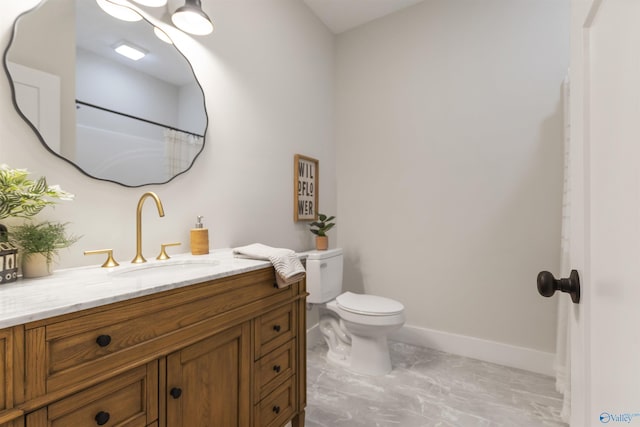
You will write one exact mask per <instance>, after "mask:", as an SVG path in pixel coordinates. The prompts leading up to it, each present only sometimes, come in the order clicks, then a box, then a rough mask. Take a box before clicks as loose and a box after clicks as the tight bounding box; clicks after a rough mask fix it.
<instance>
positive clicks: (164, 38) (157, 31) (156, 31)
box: [153, 27, 173, 44]
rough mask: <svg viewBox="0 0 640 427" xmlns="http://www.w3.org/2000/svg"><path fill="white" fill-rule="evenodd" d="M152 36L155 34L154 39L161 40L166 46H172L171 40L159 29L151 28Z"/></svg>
mask: <svg viewBox="0 0 640 427" xmlns="http://www.w3.org/2000/svg"><path fill="white" fill-rule="evenodd" d="M153 34H155V35H156V37H157V38H159V39H160V40H162V41H163V42H165V43H168V44H173V40H171V38H170V37H169V36H168V35H167V33H165V32H164V31H162V30H161V29H160V28H158V27H153Z"/></svg>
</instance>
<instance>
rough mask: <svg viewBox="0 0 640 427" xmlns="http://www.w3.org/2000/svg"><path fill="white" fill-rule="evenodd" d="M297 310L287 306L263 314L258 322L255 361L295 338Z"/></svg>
mask: <svg viewBox="0 0 640 427" xmlns="http://www.w3.org/2000/svg"><path fill="white" fill-rule="evenodd" d="M295 324H296V310H295V306H294V305H293V304H287V305H284V306H282V307H279V308H276V309H275V310H272V311H270V312H268V313H265V314H263V315H262V316H260V317H258V319H257V320H256V327H255V328H256V331H255V348H256V354H255V359H256V360H258V359H259V358H261V357H263V356H264V355H266V354H267V353H269V352H271V351H273V350H274V349H275V348H277V347H279V346H281V345H282V344H284V343H286V342H287V341H289V340H290V339H291V338H293V337H294V336H295V329H294V325H295Z"/></svg>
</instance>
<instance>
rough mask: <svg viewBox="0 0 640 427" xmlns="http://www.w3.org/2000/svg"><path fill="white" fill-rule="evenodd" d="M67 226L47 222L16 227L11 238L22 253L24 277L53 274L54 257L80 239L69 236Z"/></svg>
mask: <svg viewBox="0 0 640 427" xmlns="http://www.w3.org/2000/svg"><path fill="white" fill-rule="evenodd" d="M66 226H67V224H66V223H64V224H63V223H58V222H50V221H46V222H43V223H40V224H32V223H25V224H22V225H20V226H18V227H15V229H14V230H13V231H12V232H11V233H10V235H9V236H10V237H9V238H10V240H11V242H12V243H14V244H15V245H16V246H18V247H19V248H20V250H21V251H22V277H25V278H29V277H42V276H48V275H50V274H51V273H52V272H53V270H52V262H53V257H54V256H55V255H57V254H58V250H60V249H63V248H67V247H69V246H71V245H72V244H74V243H75V242H77V241H78V239H79V237H77V236H72V235H68V234H67V232H66Z"/></svg>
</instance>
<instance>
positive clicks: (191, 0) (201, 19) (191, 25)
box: [171, 0, 213, 36]
mask: <svg viewBox="0 0 640 427" xmlns="http://www.w3.org/2000/svg"><path fill="white" fill-rule="evenodd" d="M171 21H173V23H174V24H175V26H176V27H178V28H179V29H181V30H182V31H184V32H185V33H189V34H194V35H196V36H205V35H207V34H211V32H212V31H213V24H212V23H211V19H209V17H208V16H207V14H206V13H204V12H203V11H202V3H201V1H200V0H185V2H184V6H181V7H179V8H178V9H177V10H176V11H175V12H173V15H171Z"/></svg>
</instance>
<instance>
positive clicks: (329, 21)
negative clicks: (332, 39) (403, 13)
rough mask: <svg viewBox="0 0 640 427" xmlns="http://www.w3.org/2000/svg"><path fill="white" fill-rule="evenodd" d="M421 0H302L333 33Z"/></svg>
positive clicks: (338, 32)
mask: <svg viewBox="0 0 640 427" xmlns="http://www.w3.org/2000/svg"><path fill="white" fill-rule="evenodd" d="M421 1H423V0H304V2H305V3H306V4H307V6H309V8H311V10H312V11H313V12H314V13H315V14H316V15H317V16H318V18H320V20H322V22H324V24H325V25H326V26H327V27H328V28H329V29H330V30H331V31H332V32H333V33H334V34H340V33H342V32H344V31H347V30H350V29H352V28H355V27H357V26H359V25H362V24H366V23H367V22H370V21H373V20H374V19H378V18H381V17H383V16H385V15H389V14H390V13H393V12H396V11H398V10H400V9H404V8H405V7H408V6H412V5H414V4H417V3H420V2H421Z"/></svg>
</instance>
